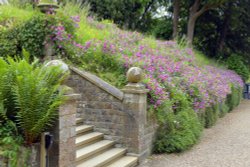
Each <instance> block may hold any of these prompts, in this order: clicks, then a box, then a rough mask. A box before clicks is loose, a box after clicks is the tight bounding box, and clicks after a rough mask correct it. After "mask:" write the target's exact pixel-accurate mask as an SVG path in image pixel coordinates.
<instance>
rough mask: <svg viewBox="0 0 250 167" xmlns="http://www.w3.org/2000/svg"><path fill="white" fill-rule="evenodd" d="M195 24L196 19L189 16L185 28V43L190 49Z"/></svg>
mask: <svg viewBox="0 0 250 167" xmlns="http://www.w3.org/2000/svg"><path fill="white" fill-rule="evenodd" d="M195 22H196V18H195V17H194V16H190V17H189V20H188V28H187V42H188V46H189V47H191V46H192V44H193V39H194V28H195Z"/></svg>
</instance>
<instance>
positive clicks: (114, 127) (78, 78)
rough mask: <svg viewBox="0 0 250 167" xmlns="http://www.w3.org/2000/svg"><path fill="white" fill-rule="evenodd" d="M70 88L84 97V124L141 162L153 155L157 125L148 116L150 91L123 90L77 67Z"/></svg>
mask: <svg viewBox="0 0 250 167" xmlns="http://www.w3.org/2000/svg"><path fill="white" fill-rule="evenodd" d="M67 85H68V86H69V87H72V88H73V89H74V90H75V92H76V93H79V94H81V98H80V99H79V100H78V102H77V103H78V105H77V106H78V107H77V116H78V117H81V118H83V119H84V124H88V125H94V127H95V131H98V132H102V133H104V134H105V138H106V139H109V140H113V141H115V142H116V143H117V146H118V147H126V148H127V149H128V152H129V153H130V154H133V155H137V156H138V157H140V158H141V159H143V158H145V156H148V155H149V154H150V153H151V150H152V142H153V140H154V136H155V131H156V123H155V122H154V121H153V120H152V119H150V118H148V117H147V92H148V90H146V89H145V88H144V86H142V85H140V86H138V85H137V86H136V85H134V86H135V87H133V86H132V87H131V85H130V86H128V87H126V88H124V90H122V91H121V90H119V89H117V88H115V87H113V86H111V85H110V84H108V83H106V82H104V81H103V80H101V79H100V78H98V77H96V76H94V75H92V74H90V73H87V72H85V71H81V70H79V69H76V68H71V76H70V78H69V80H68V82H67Z"/></svg>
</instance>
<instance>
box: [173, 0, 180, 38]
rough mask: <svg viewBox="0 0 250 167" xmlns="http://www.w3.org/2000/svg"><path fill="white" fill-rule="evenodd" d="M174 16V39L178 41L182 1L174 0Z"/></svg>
mask: <svg viewBox="0 0 250 167" xmlns="http://www.w3.org/2000/svg"><path fill="white" fill-rule="evenodd" d="M173 7H174V16H173V39H176V38H177V36H178V22H179V15H180V0H174V3H173Z"/></svg>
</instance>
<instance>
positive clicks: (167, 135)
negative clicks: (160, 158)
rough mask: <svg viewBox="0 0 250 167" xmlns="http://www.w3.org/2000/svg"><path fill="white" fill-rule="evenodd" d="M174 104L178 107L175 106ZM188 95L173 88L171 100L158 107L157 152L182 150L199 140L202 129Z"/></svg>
mask: <svg viewBox="0 0 250 167" xmlns="http://www.w3.org/2000/svg"><path fill="white" fill-rule="evenodd" d="M173 104H174V105H175V106H178V107H173V108H172V106H173ZM190 106H191V105H190V103H189V101H188V97H187V96H186V95H185V94H184V93H182V92H181V91H179V90H175V89H172V90H171V101H169V102H165V103H164V105H162V106H161V107H159V108H158V109H157V116H158V120H159V125H160V127H159V130H158V131H157V139H156V142H155V144H154V151H155V152H156V153H163V152H168V153H170V152H180V151H183V150H186V149H188V148H190V147H191V146H192V145H193V144H195V143H196V142H197V140H198V139H199V136H200V134H201V131H202V126H201V123H200V122H199V119H198V116H197V114H196V113H195V112H194V110H193V109H192V108H191V107H190Z"/></svg>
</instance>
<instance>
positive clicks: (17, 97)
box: [0, 56, 66, 144]
mask: <svg viewBox="0 0 250 167" xmlns="http://www.w3.org/2000/svg"><path fill="white" fill-rule="evenodd" d="M26 57H27V56H26ZM7 61H8V63H7V62H5V61H4V60H3V59H0V64H1V68H0V73H1V74H2V75H1V76H0V82H1V83H3V84H1V85H0V95H1V96H0V100H2V101H4V103H2V104H4V105H5V108H6V112H7V114H6V115H7V116H8V117H9V118H11V119H13V117H14V118H15V121H16V122H17V123H18V125H19V126H18V128H19V131H20V132H21V133H22V134H23V136H24V138H25V141H26V143H27V144H31V143H33V142H35V141H36V139H37V138H38V137H39V135H40V134H41V133H42V132H43V131H44V130H46V128H48V127H49V126H51V125H52V123H53V121H54V119H55V118H56V116H57V109H58V107H59V106H60V105H61V104H62V103H63V101H64V98H63V90H62V89H60V90H59V86H60V84H61V82H62V81H63V79H64V78H65V77H66V74H63V72H62V70H61V69H60V68H59V67H39V66H38V64H37V61H36V62H33V63H32V64H29V63H28V61H26V60H16V61H14V60H13V59H11V58H8V59H7ZM9 76H11V77H10V78H11V79H9V80H11V82H10V83H12V84H10V83H9V82H6V81H8V78H9ZM9 102H12V106H11V107H10V106H9V105H8V103H9ZM13 109H14V110H13ZM10 112H11V114H10Z"/></svg>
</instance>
